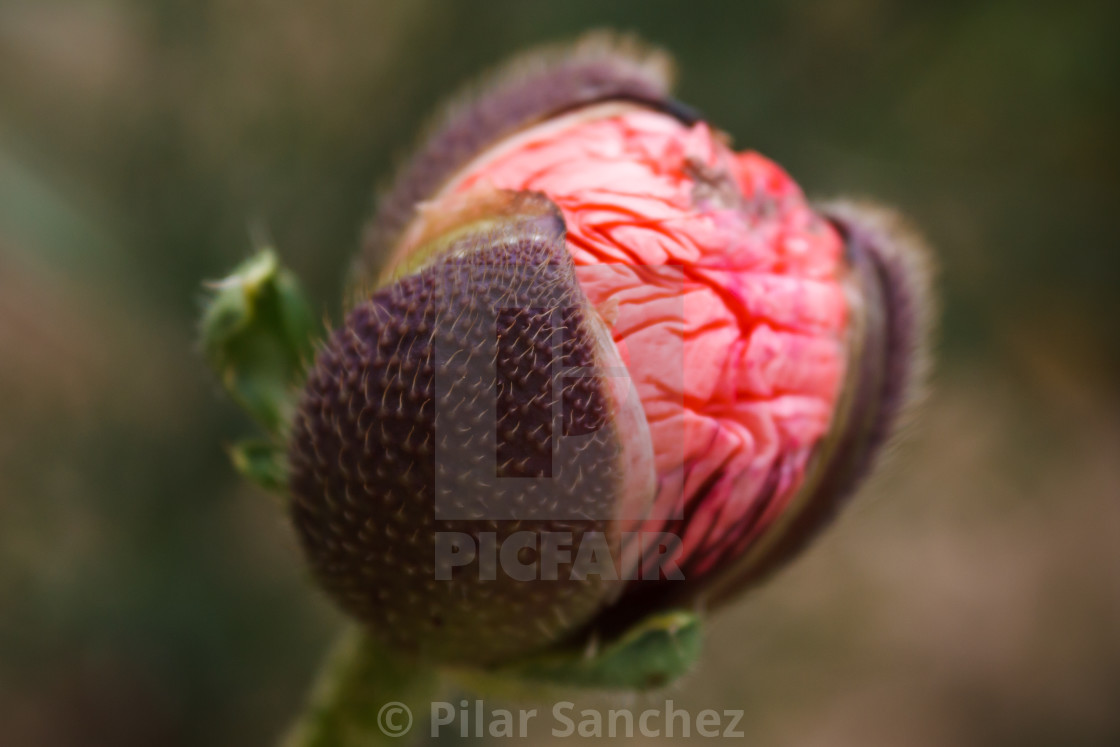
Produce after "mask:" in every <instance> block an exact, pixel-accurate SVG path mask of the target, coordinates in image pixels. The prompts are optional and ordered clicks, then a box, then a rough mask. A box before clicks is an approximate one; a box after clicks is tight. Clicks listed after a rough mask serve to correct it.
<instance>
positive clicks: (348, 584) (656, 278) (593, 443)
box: [288, 37, 929, 665]
mask: <svg viewBox="0 0 1120 747" xmlns="http://www.w3.org/2000/svg"><path fill="white" fill-rule="evenodd" d="M667 70H668V66H667V65H666V64H665V60H664V58H663V56H661V55H660V54H658V53H653V52H648V51H644V50H642V49H640V48H638V47H637V46H636V45H633V44H629V43H618V42H614V41H610V40H606V39H604V38H602V37H596V38H594V39H592V40H590V41H587V42H584V43H583V44H581V45H579V46H577V47H576V48H575V49H574V50H568V51H565V52H564V53H545V54H543V55H539V56H536V57H532V58H528V59H524V60H520V61H518V62H517V63H515V65H514V66H512V67H511V68H510V72H506V73H503V74H501V75H499V76H497V78H496V82H494V83H493V84H491V85H490V86H488V87H484V88H483V89H481V90H480V91H479V92H476V93H474V94H472V95H471V97H469V98H467V99H464V100H463V101H462V102H460V103H457V104H456V105H454V106H453V107H452V108H450V109H449V110H448V113H447V114H445V115H444V117H443V118H442V119H441V120H440V122H439V124H438V125H437V127H436V128H435V129H434V130H433V133H432V135H431V136H430V137H429V138H428V139H427V141H426V142H425V143H424V144H423V145H422V146H421V147H420V149H419V151H418V153H417V155H416V157H415V158H414V159H413V160H412V161H410V162H409V163H408V164H407V165H406V166H405V167H404V169H403V170H402V172H401V173H400V175H399V176H398V178H397V180H396V182H395V183H394V185H393V186H392V187H391V189H390V190H389V192H388V193H387V194H386V195H385V196H384V197H383V198H382V200H381V203H380V205H381V207H380V210H379V212H378V214H377V216H376V217H375V219H374V221H373V223H372V225H371V227H370V228H369V230H368V231H367V234H366V246H365V248H364V251H363V253H362V256H361V257H360V259H359V261H358V263H357V267H356V281H355V284H354V292H353V293H352V294H351V295H352V299H353V300H352V302H351V305H350V308H349V309H348V311H347V314H346V317H345V319H344V321H343V323H342V324H341V326H340V327H339V328H338V329H337V330H336V331H334V332H333V333H332V334H331V335H330V337H329V339H328V340H327V341H326V342H325V343H324V344H323V345H322V346H321V348H320V350H319V352H318V354H317V356H316V358H315V363H314V367H313V369H312V371H311V373H310V375H309V377H308V379H307V381H306V384H305V386H304V388H303V393H302V396H301V399H300V403H299V409H298V413H297V415H296V416H295V419H294V423H293V428H292V432H291V436H290V446H289V465H290V466H289V470H290V472H289V478H288V479H289V482H288V486H289V489H290V492H291V495H292V500H291V503H290V513H291V516H292V519H293V522H294V524H295V526H296V529H297V531H298V533H299V536H300V539H301V542H302V545H303V548H304V550H305V552H306V554H307V556H308V558H309V560H310V562H311V565H312V568H313V570H314V573H315V576H316V578H317V579H318V581H319V582H320V584H322V585H323V586H324V587H325V588H326V589H327V591H328V592H329V593H330V594H331V595H332V596H333V598H334V599H335V600H336V601H337V602H338V603H339V604H341V605H342V606H343V607H344V608H345V609H346V610H347V611H349V612H350V613H351V614H353V615H354V616H356V617H357V618H358V619H359V620H361V621H362V622H363V623H365V624H366V625H367V627H368V629H369V630H370V632H371V633H372V634H373V635H374V636H375V637H376V638H378V639H380V640H381V641H382V642H384V643H387V644H390V645H391V646H392V647H393V648H395V649H398V650H402V651H408V652H413V653H415V654H417V655H419V656H421V657H425V658H428V659H431V660H434V661H438V662H450V663H465V664H484V665H490V664H500V663H504V662H510V661H513V660H516V659H517V658H518V657H521V656H524V655H526V654H531V653H533V652H537V651H541V650H545V649H548V648H549V647H550V646H554V645H556V644H559V643H564V642H570V641H578V640H587V639H589V638H591V637H596V636H606V637H610V636H616V635H618V634H620V633H621V632H622V631H625V630H627V629H628V628H630V627H631V626H632V625H634V624H635V623H637V622H638V621H640V620H642V619H644V618H646V617H647V616H649V615H652V614H656V613H659V612H663V611H666V610H669V609H674V608H711V607H714V606H717V605H718V604H720V603H722V602H724V601H725V600H727V599H729V598H731V597H732V596H733V595H734V594H735V593H737V592H738V591H740V590H741V589H743V588H745V587H746V586H749V585H750V584H752V583H754V582H755V581H756V580H758V579H759V578H761V577H762V576H764V575H765V574H766V573H768V572H769V571H770V570H772V569H773V568H775V567H777V566H778V565H780V564H781V563H782V562H784V561H785V560H787V559H788V558H790V557H792V556H793V555H794V554H795V553H796V552H797V551H798V550H800V549H801V548H802V547H803V546H804V545H805V544H806V543H807V542H808V540H809V539H810V538H811V537H812V536H813V535H814V534H815V533H816V531H817V530H818V529H819V528H820V527H822V526H823V525H824V524H825V523H826V522H827V520H828V519H830V518H831V517H832V515H833V514H834V513H835V512H836V510H837V509H838V508H839V506H840V505H841V503H842V501H843V499H844V498H845V497H846V496H847V495H849V494H850V493H851V491H852V489H853V488H854V487H855V485H856V484H857V483H858V481H859V480H860V478H861V477H862V476H863V475H864V474H866V473H867V471H868V469H869V467H870V465H871V464H872V462H873V461H874V455H875V453H876V452H877V451H878V450H879V449H880V448H881V446H882V444H883V443H884V441H885V440H886V439H887V438H888V436H889V435H890V433H891V432H892V430H893V429H894V426H895V424H896V421H897V420H898V415H899V412H900V411H901V410H902V409H903V407H904V405H905V403H906V402H907V401H909V399H910V398H911V394H912V392H913V391H914V389H915V386H916V383H917V381H918V380H919V378H920V374H921V366H920V365H919V363H918V362H919V360H920V358H921V354H922V350H923V347H924V339H925V336H926V327H927V319H926V315H927V312H926V308H927V306H928V295H929V292H928V288H927V279H926V278H927V273H926V271H925V269H924V259H923V257H924V255H923V254H922V252H921V250H920V249H919V248H918V247H917V244H916V243H915V242H914V241H913V240H911V239H909V238H907V237H906V236H907V235H906V234H905V233H903V232H900V231H899V230H897V229H896V227H895V222H894V219H893V218H889V217H887V214H886V213H884V212H881V211H876V210H871V209H867V208H861V207H857V206H855V205H851V204H847V203H838V204H835V205H826V206H823V207H821V208H814V207H813V206H812V205H811V204H810V203H809V202H808V201H807V200H806V199H805V198H804V196H803V194H802V192H801V190H800V189H799V188H798V186H797V185H796V184H795V183H794V182H793V181H792V179H790V177H789V176H788V175H786V174H785V172H783V171H782V170H781V169H780V168H779V167H778V166H777V165H775V164H774V163H772V162H771V161H769V160H767V159H765V158H764V157H762V156H760V155H758V154H756V153H753V152H749V151H748V152H743V153H736V152H734V151H733V150H731V148H730V147H729V146H728V144H727V139H726V137H725V136H723V135H721V134H720V133H718V132H716V131H715V130H713V129H712V128H711V127H710V126H709V125H708V124H706V123H704V122H703V121H702V120H701V119H699V118H698V117H697V115H696V114H695V113H693V112H692V111H691V110H689V109H687V108H686V107H683V106H681V105H679V104H677V103H675V102H674V101H672V99H670V98H669V96H668V88H669V86H668V78H667ZM558 537H559V538H561V540H562V541H557V538H558ZM651 538H653V539H652V540H651ZM603 557H607V558H609V561H610V562H609V564H608V565H606V566H604V565H603V564H602V563H601V562H600V561H601V560H602V558H603ZM589 569H593V570H594V572H590V571H589Z"/></svg>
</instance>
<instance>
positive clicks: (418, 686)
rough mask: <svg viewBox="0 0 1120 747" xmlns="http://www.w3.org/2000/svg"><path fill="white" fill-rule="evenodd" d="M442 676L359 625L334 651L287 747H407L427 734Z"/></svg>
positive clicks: (285, 742)
mask: <svg viewBox="0 0 1120 747" xmlns="http://www.w3.org/2000/svg"><path fill="white" fill-rule="evenodd" d="M437 684H438V676H437V672H436V671H435V670H433V669H431V668H430V667H425V666H423V665H421V664H419V663H418V662H416V661H415V660H413V659H411V658H405V657H401V656H399V655H396V654H393V653H391V652H389V651H386V650H385V649H384V647H382V646H381V645H379V644H377V643H375V642H374V641H373V640H372V639H371V638H370V637H369V636H368V635H366V634H365V632H364V631H362V630H361V629H360V628H359V627H357V626H351V627H350V628H348V629H347V630H346V631H345V632H344V633H343V634H342V635H341V636H340V638H339V640H338V642H337V643H336V644H335V645H334V646H333V647H332V649H331V652H330V654H329V655H328V656H327V660H326V662H324V664H323V668H322V670H321V672H320V673H319V677H318V679H317V681H316V682H315V685H314V687H313V688H312V691H311V696H310V698H309V699H308V703H307V705H306V706H305V707H304V710H303V712H302V713H301V714H300V715H299V717H298V718H297V719H296V721H295V723H294V724H293V725H292V727H291V729H290V730H289V731H288V733H287V734H286V735H285V736H284V738H283V740H282V741H281V743H280V744H281V747H367V746H371V745H384V744H395V745H398V746H399V745H404V744H408V743H409V742H410V741H411V738H413V737H416V736H418V735H422V734H423V733H424V732H425V730H426V729H427V725H428V710H429V707H430V703H431V699H432V695H433V693H434V692H435V689H436V686H437Z"/></svg>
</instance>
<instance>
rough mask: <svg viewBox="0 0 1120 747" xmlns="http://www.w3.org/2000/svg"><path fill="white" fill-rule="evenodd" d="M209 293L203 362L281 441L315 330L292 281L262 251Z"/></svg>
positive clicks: (271, 254)
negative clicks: (205, 361)
mask: <svg viewBox="0 0 1120 747" xmlns="http://www.w3.org/2000/svg"><path fill="white" fill-rule="evenodd" d="M208 290H209V291H210V296H209V298H208V300H207V303H206V308H205V310H204V312H203V317H202V346H203V351H204V352H205V354H206V358H207V361H208V362H209V364H210V366H211V368H213V370H214V372H215V373H216V374H217V375H218V378H219V380H220V381H221V382H222V385H223V386H224V387H225V389H226V391H227V392H228V393H229V394H230V396H231V397H233V399H234V401H236V402H237V403H238V404H239V405H240V406H241V407H242V408H244V409H245V410H246V412H248V413H249V415H251V416H252V417H253V418H254V419H256V420H257V422H259V423H260V424H261V425H262V426H263V427H264V428H265V430H266V431H267V433H268V434H269V435H270V436H272V437H274V438H278V439H282V438H283V437H284V435H285V434H286V433H287V431H288V428H289V426H290V424H291V418H292V416H293V414H294V413H295V407H296V397H297V392H298V385H299V384H300V383H301V382H302V380H303V378H304V375H305V371H306V368H307V365H308V362H309V361H310V359H311V355H312V352H313V343H314V340H315V337H316V336H317V334H318V333H319V326H318V324H317V323H316V321H315V317H314V315H313V314H312V313H311V308H310V306H309V305H308V303H307V301H306V299H305V298H304V296H303V292H302V291H301V290H300V286H299V283H298V282H297V281H296V279H295V276H293V275H292V273H291V272H289V271H288V270H286V269H284V268H282V267H281V266H280V264H279V261H278V260H277V258H276V254H275V253H274V252H273V251H272V250H270V249H264V250H262V251H260V252H259V253H257V254H256V255H254V256H253V257H251V258H249V259H248V260H246V261H245V262H243V263H242V264H241V265H239V266H238V267H237V268H236V269H235V270H234V271H233V272H232V273H231V274H230V275H229V276H228V277H226V278H224V279H223V280H220V281H218V282H216V283H210V284H209V285H208Z"/></svg>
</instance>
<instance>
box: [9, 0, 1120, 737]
mask: <svg viewBox="0 0 1120 747" xmlns="http://www.w3.org/2000/svg"><path fill="white" fill-rule="evenodd" d="M1118 7H1120V6H1117V4H1114V3H1107V2H1099V3H1094V2H1062V3H1031V2H959V1H957V2H938V3H931V2H924V1H921V0H912V1H911V2H888V1H887V0H842V1H836V0H817V1H814V2H795V3H779V2H729V3H708V2H701V1H699V0H693V1H692V2H687V3H662V2H651V1H650V0H629V1H625V2H609V3H608V2H602V0H564V1H563V2H549V3H544V2H514V1H512V0H511V1H508V2H485V3H483V2H439V3H437V2H426V1H424V0H416V1H413V2H385V3H376V2H364V1H361V0H353V1H352V2H344V1H341V0H326V1H319V2H312V1H311V0H303V1H301V2H299V1H296V0H278V1H273V2H268V3H266V2H261V1H260V0H117V1H116V2H113V1H105V2H44V1H43V0H28V1H27V2H20V1H19V0H0V744H2V745H20V746H22V745H45V746H53V745H83V746H88V745H156V744H159V745H188V744H190V745H207V746H210V745H256V744H268V743H270V742H271V740H272V739H273V737H274V736H275V735H276V734H277V733H278V731H279V730H280V728H281V727H282V726H283V725H284V724H285V723H286V722H287V720H288V719H289V717H290V716H291V715H292V713H293V711H294V709H295V708H296V707H297V706H298V704H299V703H300V702H301V700H302V697H303V693H304V690H305V688H306V686H307V685H308V683H309V682H310V678H311V676H312V673H313V671H314V669H315V666H316V663H317V661H318V660H319V657H320V655H321V654H322V652H323V650H324V648H325V646H326V645H327V642H328V641H329V639H330V638H331V635H332V633H333V632H334V631H335V630H336V629H337V628H338V626H339V624H340V618H339V616H338V615H337V614H336V613H335V612H334V611H333V609H332V608H331V607H330V606H329V605H328V604H327V603H326V602H325V600H323V599H322V598H321V597H320V596H319V595H318V594H317V593H315V592H314V591H313V590H312V589H311V587H310V586H309V584H308V583H307V582H306V579H305V578H304V577H303V573H302V570H301V568H300V565H299V558H298V554H297V548H296V544H295V541H294V537H293V535H292V533H291V532H290V531H289V529H288V527H287V526H286V524H285V522H284V520H283V517H282V515H281V512H280V511H279V510H278V506H277V504H276V502H275V501H273V500H271V499H270V498H268V497H266V496H264V495H262V494H260V493H258V492H257V491H255V490H253V489H250V488H248V487H246V486H245V485H244V484H243V483H241V482H240V481H238V480H237V479H236V478H235V476H234V474H233V472H232V470H231V469H230V468H229V467H228V466H227V463H226V460H225V456H224V454H223V452H222V449H221V447H222V444H223V443H225V442H229V441H231V440H233V439H234V438H236V437H238V436H239V435H241V434H242V433H243V432H244V431H245V430H246V429H247V427H248V424H247V423H246V422H245V421H244V420H243V419H241V418H240V417H239V416H238V414H237V413H236V412H234V410H233V408H232V406H230V405H229V404H228V403H226V402H225V401H224V400H223V399H222V398H221V397H220V396H219V394H218V390H217V387H216V386H215V384H214V382H213V380H212V379H210V378H209V377H208V375H207V373H206V370H205V369H204V366H203V364H202V362H201V360H200V357H199V355H198V353H197V349H196V347H195V339H194V337H195V330H194V323H195V319H196V316H197V311H198V308H199V293H198V288H199V281H200V280H201V279H203V278H215V277H218V276H220V275H221V274H222V273H223V272H224V271H225V270H227V269H228V268H230V267H231V266H232V265H233V264H234V263H235V262H237V261H238V260H239V259H241V258H242V257H243V256H245V255H246V254H247V252H248V251H249V249H250V246H249V239H248V235H249V228H248V227H249V226H255V225H259V226H263V227H264V228H265V230H267V232H268V234H269V235H270V236H272V237H273V239H274V240H275V242H276V244H277V246H278V247H279V249H280V251H281V253H282V255H283V256H284V258H285V260H286V261H287V262H288V263H289V264H290V265H291V266H293V267H294V268H295V270H296V271H297V272H298V273H299V274H300V275H301V276H302V277H303V278H304V279H305V281H306V283H307V285H308V287H309V290H310V293H311V295H312V297H313V298H314V299H315V302H316V304H317V306H318V307H319V308H321V309H322V310H323V311H324V312H325V313H329V314H333V315H335V316H336V317H337V300H338V297H339V291H340V287H341V284H342V279H343V275H344V270H345V267H346V264H347V261H348V259H349V257H350V256H351V255H352V254H353V252H354V251H355V248H356V246H357V243H358V238H357V237H358V232H359V228H360V225H361V223H362V221H363V219H364V217H366V216H367V215H368V213H369V211H370V206H371V201H372V195H373V189H374V186H375V185H376V184H378V183H379V181H380V180H383V179H384V178H385V177H386V175H387V174H388V173H389V171H390V170H391V168H392V166H393V165H394V163H396V162H398V161H399V159H400V158H401V156H402V155H403V154H404V152H405V150H406V148H407V146H408V145H409V144H410V143H411V141H412V140H413V138H414V136H415V134H416V132H417V126H418V123H419V122H421V121H422V120H423V118H424V116H425V115H426V113H427V112H428V111H429V109H430V108H431V107H432V105H433V104H434V103H435V102H436V101H437V99H438V98H439V97H440V96H441V95H443V94H445V93H447V92H449V91H451V90H453V89H454V88H455V86H456V85H457V84H459V83H461V82H463V80H464V76H467V75H470V74H472V73H474V72H477V71H481V70H483V69H485V68H487V67H488V66H490V65H492V64H494V63H496V62H498V61H500V60H501V59H502V58H504V57H505V56H506V55H507V54H509V53H510V52H511V51H513V50H517V49H520V48H523V47H525V46H528V45H532V44H534V43H536V42H538V41H544V40H555V39H562V38H566V37H570V36H573V35H574V34H576V33H578V32H579V31H581V30H583V29H587V28H590V27H596V26H610V27H615V28H620V29H628V30H635V31H638V32H640V33H641V34H642V35H643V36H645V37H646V38H648V39H649V40H650V41H653V42H655V43H658V44H660V45H663V46H665V47H667V48H668V49H670V50H672V51H674V52H675V54H676V55H677V57H678V61H679V63H680V69H681V80H680V85H679V94H680V97H681V98H682V99H684V100H686V101H689V102H691V103H693V104H695V105H696V106H698V107H699V108H700V109H701V110H702V111H704V112H705V113H706V115H707V116H708V117H709V118H710V120H711V121H713V122H714V123H716V124H717V125H719V126H720V127H722V128H724V129H726V130H727V131H728V132H730V133H731V134H732V135H733V136H734V138H735V140H736V144H737V145H738V146H739V147H750V148H755V149H758V150H760V151H761V152H763V153H764V154H766V155H768V156H770V157H772V158H774V159H776V160H777V161H778V162H780V163H782V164H783V165H784V166H786V167H787V168H788V169H789V170H790V171H791V172H792V174H793V175H794V176H795V177H796V178H797V179H798V180H799V181H800V182H801V184H802V185H803V186H804V187H805V189H806V191H807V192H809V193H810V194H811V195H814V196H821V197H825V196H833V195H836V194H854V195H868V196H876V197H878V198H881V199H882V200H884V201H887V202H890V203H893V204H895V205H897V206H899V207H900V208H901V209H902V210H903V211H904V212H905V213H907V214H908V215H909V216H911V217H912V218H913V219H914V221H915V222H916V223H917V224H918V225H920V226H921V227H922V229H923V230H924V231H925V233H926V234H927V236H928V237H929V239H930V241H931V243H932V244H933V245H934V246H935V247H936V248H937V250H938V252H939V255H940V261H941V265H942V274H941V285H942V291H943V299H944V314H943V324H942V335H941V345H940V352H941V356H940V365H939V371H938V375H937V381H936V386H935V389H934V391H933V393H932V396H931V398H930V401H929V405H928V407H927V410H926V418H925V420H924V422H923V424H922V427H920V428H917V429H915V431H914V435H913V438H912V439H911V440H910V441H909V443H908V444H907V445H906V447H905V448H904V449H903V450H902V451H901V453H900V454H899V455H898V458H896V459H895V460H894V461H893V463H892V466H891V468H890V469H889V470H887V472H886V474H884V475H882V476H881V477H880V478H879V479H878V480H876V481H875V483H874V485H873V486H871V488H870V489H869V490H867V491H866V492H865V493H864V494H863V495H862V496H861V498H860V500H859V501H858V502H857V503H856V504H855V505H854V506H853V507H852V509H851V510H850V511H848V512H847V514H846V515H845V516H844V517H843V519H842V521H840V523H839V525H838V527H836V529H835V530H834V531H833V532H831V533H830V534H829V535H828V536H827V537H826V538H825V539H824V540H822V541H821V542H820V543H818V544H817V545H816V546H815V547H814V548H813V549H812V550H811V551H810V552H809V553H808V554H807V555H806V556H805V557H804V558H802V559H801V561H800V562H798V563H797V564H796V565H795V566H794V567H793V568H791V569H790V570H789V571H788V572H786V573H784V574H782V575H781V576H780V577H779V578H778V579H777V581H776V582H775V583H772V584H770V585H769V586H767V587H766V588H764V589H763V590H761V591H760V592H758V593H756V594H755V595H754V596H752V597H750V598H748V599H745V600H744V601H743V602H742V603H741V604H740V605H738V606H737V607H736V608H735V609H734V610H732V611H731V612H729V613H728V614H726V615H724V616H723V617H721V618H720V619H718V620H717V621H716V623H715V626H714V630H713V635H712V640H711V642H710V644H709V647H708V655H707V657H706V662H705V665H704V669H703V670H702V673H701V674H700V675H699V676H696V677H694V678H692V679H691V680H689V681H687V682H685V683H684V684H682V685H680V686H678V687H676V688H675V689H674V690H673V692H672V694H671V697H673V698H674V700H675V701H676V703H677V704H678V705H684V706H687V707H689V708H692V709H694V710H699V709H702V708H709V707H711V708H745V709H746V712H747V715H746V717H745V719H744V722H743V725H744V727H745V729H746V736H747V742H748V743H749V744H756V745H822V746H825V745H827V746H829V747H832V746H837V745H838V746H841V747H842V746H844V745H859V746H860V747H871V746H873V745H898V744H906V745H910V746H917V747H922V746H924V745H977V746H980V745H983V746H985V747H990V746H992V745H1058V744H1060V745H1115V744H1120V711H1118V710H1117V705H1118V704H1120V551H1118V548H1120V397H1118V395H1120V387H1118V386H1117V384H1118V382H1120V246H1118V242H1117V239H1116V237H1117V214H1118V212H1117V205H1118V204H1120V187H1118V180H1117V176H1118V175H1117V166H1118V164H1120V144H1118V143H1120V139H1118V134H1120V127H1118V125H1120V117H1118V114H1120V111H1118V109H1120V106H1118V97H1117V90H1118V88H1120V85H1118V84H1120V64H1118V63H1120V59H1118V58H1120V45H1118V44H1117V42H1116V32H1117V29H1118V28H1120V23H1118V21H1120V13H1118V12H1117V8H1118Z"/></svg>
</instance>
